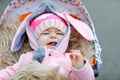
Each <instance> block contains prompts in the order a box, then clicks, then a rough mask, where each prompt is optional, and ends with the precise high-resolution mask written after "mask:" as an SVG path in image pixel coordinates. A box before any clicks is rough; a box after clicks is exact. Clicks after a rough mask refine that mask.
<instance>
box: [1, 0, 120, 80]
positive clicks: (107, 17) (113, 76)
mask: <svg viewBox="0 0 120 80" xmlns="http://www.w3.org/2000/svg"><path fill="white" fill-rule="evenodd" d="M10 1H11V0H0V15H1V14H2V13H3V11H4V9H5V7H6V6H7V5H8V4H9V2H10ZM82 2H83V3H84V5H85V6H86V8H87V10H88V12H89V14H90V16H91V18H92V20H93V22H94V25H95V30H96V33H97V36H98V39H99V41H100V44H101V47H102V54H101V57H102V61H103V67H102V68H101V70H100V74H99V76H98V78H96V80H120V62H119V59H120V58H119V57H120V43H119V41H120V0H82Z"/></svg>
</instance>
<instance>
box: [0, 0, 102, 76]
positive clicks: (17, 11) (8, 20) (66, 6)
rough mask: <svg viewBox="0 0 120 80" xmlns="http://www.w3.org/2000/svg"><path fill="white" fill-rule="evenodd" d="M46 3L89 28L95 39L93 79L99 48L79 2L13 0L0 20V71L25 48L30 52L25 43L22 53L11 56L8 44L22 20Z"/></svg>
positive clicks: (97, 69)
mask: <svg viewBox="0 0 120 80" xmlns="http://www.w3.org/2000/svg"><path fill="white" fill-rule="evenodd" d="M40 3H42V4H40ZM46 3H48V5H52V6H51V8H54V9H55V10H56V11H57V12H63V11H64V12H67V13H68V14H70V15H71V16H73V17H74V18H76V19H79V20H82V21H83V22H84V23H86V24H87V25H89V26H90V29H91V30H92V31H93V34H94V38H95V39H94V50H95V52H96V54H95V55H94V58H93V63H94V65H93V66H92V67H93V70H94V74H95V77H97V76H98V74H99V70H100V68H101V66H102V61H101V47H100V45H99V41H98V39H97V36H96V33H95V29H94V24H93V22H92V20H91V18H90V16H89V14H88V12H87V10H86V8H85V6H84V5H83V3H82V2H81V1H80V0H13V1H12V2H11V3H10V4H9V5H8V6H7V8H6V9H5V11H4V13H3V15H2V16H1V19H0V40H1V41H0V46H1V47H0V69H3V68H5V67H6V66H9V65H12V64H14V63H15V62H17V60H18V59H19V56H20V54H21V53H23V52H26V49H25V48H28V49H27V50H30V48H29V47H28V46H29V45H28V43H27V42H26V44H24V47H23V49H21V50H22V52H21V50H19V51H18V52H15V54H11V52H10V43H11V41H12V38H13V36H14V34H15V31H16V30H17V28H18V26H19V25H20V23H21V22H22V21H23V20H24V18H25V17H26V16H27V15H29V14H31V13H32V12H34V11H36V10H37V9H38V8H41V7H42V6H44V5H47V4H46ZM58 5H60V6H58ZM6 24H7V25H6ZM8 24H9V26H8ZM13 24H14V25H13ZM4 56H5V57H4ZM8 57H9V58H8Z"/></svg>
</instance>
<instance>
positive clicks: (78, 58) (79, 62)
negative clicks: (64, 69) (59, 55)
mask: <svg viewBox="0 0 120 80" xmlns="http://www.w3.org/2000/svg"><path fill="white" fill-rule="evenodd" d="M70 59H71V62H72V66H73V67H75V68H81V67H82V66H83V65H84V59H83V56H82V54H81V52H80V51H79V50H71V51H70Z"/></svg>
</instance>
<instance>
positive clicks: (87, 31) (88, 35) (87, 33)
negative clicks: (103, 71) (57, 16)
mask: <svg viewBox="0 0 120 80" xmlns="http://www.w3.org/2000/svg"><path fill="white" fill-rule="evenodd" d="M63 14H64V16H65V17H66V18H67V20H68V21H69V22H70V24H71V25H72V26H73V27H74V28H75V29H76V30H77V31H78V32H79V33H80V34H81V35H82V36H83V37H84V38H85V39H87V40H89V41H93V40H94V35H93V32H92V30H91V28H90V27H89V26H88V25H87V24H86V23H84V22H82V21H80V20H77V19H75V18H73V17H71V16H70V15H68V14H67V13H63Z"/></svg>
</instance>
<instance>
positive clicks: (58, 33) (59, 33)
mask: <svg viewBox="0 0 120 80" xmlns="http://www.w3.org/2000/svg"><path fill="white" fill-rule="evenodd" d="M56 34H57V35H64V34H63V33H61V32H57V33H56Z"/></svg>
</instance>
